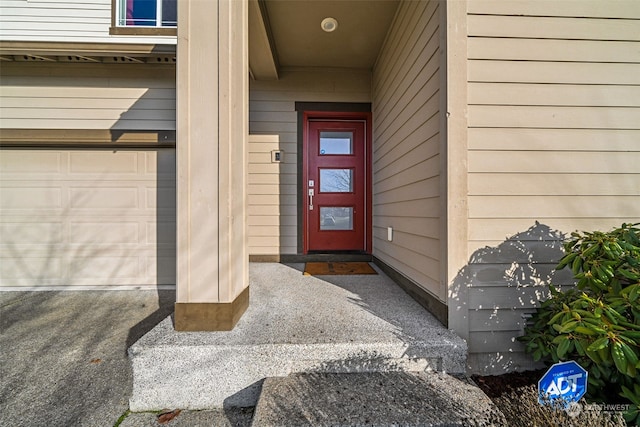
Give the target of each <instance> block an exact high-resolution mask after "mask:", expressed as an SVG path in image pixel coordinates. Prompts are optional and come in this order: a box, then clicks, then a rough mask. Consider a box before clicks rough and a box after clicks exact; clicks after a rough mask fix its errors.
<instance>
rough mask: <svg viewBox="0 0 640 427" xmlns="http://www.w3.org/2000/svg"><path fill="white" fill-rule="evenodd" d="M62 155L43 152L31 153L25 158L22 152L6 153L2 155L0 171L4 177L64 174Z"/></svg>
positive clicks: (0, 155)
mask: <svg viewBox="0 0 640 427" xmlns="http://www.w3.org/2000/svg"><path fill="white" fill-rule="evenodd" d="M62 161H63V155H62V153H56V152H49V151H41V152H36V151H34V152H30V153H29V155H28V156H25V155H24V153H21V152H15V151H14V152H11V151H4V152H2V153H0V171H2V172H1V173H2V175H9V174H16V175H20V176H22V175H25V174H30V175H31V174H34V173H36V174H43V173H60V172H62Z"/></svg>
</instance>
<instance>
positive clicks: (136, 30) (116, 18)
mask: <svg viewBox="0 0 640 427" xmlns="http://www.w3.org/2000/svg"><path fill="white" fill-rule="evenodd" d="M177 4H178V0H112V12H111V15H112V23H111V29H110V31H109V32H110V34H112V35H141V36H145V35H148V36H175V35H176V25H177V22H178V11H177Z"/></svg>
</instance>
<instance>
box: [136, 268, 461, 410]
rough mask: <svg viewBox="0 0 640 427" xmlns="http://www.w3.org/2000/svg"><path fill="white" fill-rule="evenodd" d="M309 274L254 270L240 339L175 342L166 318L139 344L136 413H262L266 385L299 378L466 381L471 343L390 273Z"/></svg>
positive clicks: (218, 336) (225, 336) (178, 337)
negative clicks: (381, 375)
mask: <svg viewBox="0 0 640 427" xmlns="http://www.w3.org/2000/svg"><path fill="white" fill-rule="evenodd" d="M303 267H304V265H303V264H291V265H283V264H273V263H264V264H252V265H251V269H250V287H251V288H250V292H251V302H250V305H249V309H247V311H246V313H245V314H244V316H243V317H242V318H241V319H240V321H239V322H238V324H237V325H236V327H235V328H234V329H233V330H232V331H228V332H208V333H185V332H175V331H174V329H173V325H172V322H171V319H170V318H167V319H165V320H164V321H162V322H161V323H160V324H159V325H158V326H156V327H155V328H154V329H153V330H152V331H151V332H150V333H148V334H147V335H145V336H144V337H143V338H142V339H140V340H139V341H138V342H137V343H135V344H134V345H133V346H132V347H131V349H130V350H129V354H130V356H131V360H132V363H133V395H132V397H131V400H130V406H131V409H132V410H133V411H144V410H157V409H161V408H165V407H179V408H188V409H210V408H216V407H234V406H238V407H243V406H254V405H255V404H256V402H257V398H258V396H259V394H260V389H261V384H262V381H263V380H264V379H265V378H268V377H285V376H287V375H289V374H291V373H295V372H338V373H352V372H385V371H406V372H424V371H446V372H452V373H463V372H464V371H465V362H466V356H467V347H466V343H465V342H464V341H463V340H462V339H460V338H459V337H458V336H457V335H455V334H453V333H452V332H450V331H449V330H447V329H446V328H444V327H443V326H442V324H440V323H439V322H438V321H437V320H436V319H435V318H434V317H433V316H432V315H431V314H430V313H428V312H427V311H426V310H424V309H423V308H422V307H421V306H420V305H419V304H418V303H416V302H415V301H414V300H413V299H412V298H410V297H409V296H408V295H407V294H406V293H405V292H404V291H403V290H402V289H400V288H399V287H398V286H397V285H396V284H395V283H394V282H393V281H392V280H391V279H389V278H388V277H387V276H386V275H384V274H383V273H381V272H380V274H377V275H354V276H322V277H311V276H303V274H302V271H303Z"/></svg>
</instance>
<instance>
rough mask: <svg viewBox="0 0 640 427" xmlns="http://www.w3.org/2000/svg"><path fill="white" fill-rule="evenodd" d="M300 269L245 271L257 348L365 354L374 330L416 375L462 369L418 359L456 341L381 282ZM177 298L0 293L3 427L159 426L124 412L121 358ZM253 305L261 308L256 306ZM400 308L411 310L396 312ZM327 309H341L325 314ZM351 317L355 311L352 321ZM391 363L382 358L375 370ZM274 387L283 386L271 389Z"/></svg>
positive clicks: (345, 362) (156, 328)
mask: <svg viewBox="0 0 640 427" xmlns="http://www.w3.org/2000/svg"><path fill="white" fill-rule="evenodd" d="M301 269H302V265H290V266H284V265H279V264H252V265H251V269H250V270H251V286H252V305H251V307H250V309H249V310H248V311H247V313H246V314H245V316H244V317H243V319H242V320H241V324H242V323H244V324H245V327H246V325H248V324H250V323H251V321H252V320H251V319H252V316H253V318H260V316H261V315H263V314H265V313H266V312H270V313H273V314H272V317H271V318H269V320H266V321H265V322H264V325H263V326H264V327H263V328H262V329H259V330H256V331H255V332H256V333H255V336H257V337H260V339H261V340H263V342H266V341H267V340H268V339H271V338H273V337H279V338H285V339H286V340H287V342H289V343H290V344H295V345H299V346H305V345H307V344H308V341H306V340H309V339H310V337H315V340H317V341H318V342H319V343H320V344H321V345H322V346H324V347H326V348H329V347H332V346H337V347H340V343H343V344H344V342H345V341H349V340H353V341H356V342H357V343H358V344H359V345H360V346H365V347H366V346H367V345H369V344H373V341H371V340H369V339H368V338H366V337H365V335H364V332H366V331H371V332H372V333H374V334H376V336H377V337H379V338H380V337H382V338H383V339H386V340H387V344H389V345H390V347H389V348H391V346H393V345H395V346H397V348H399V349H401V350H402V351H403V352H404V353H402V354H399V355H398V360H400V361H402V359H405V360H404V362H411V363H413V365H412V366H414V367H416V366H418V367H419V368H418V369H424V368H428V367H429V366H430V365H429V364H432V366H431V367H432V368H434V369H441V368H442V367H443V366H445V365H446V364H447V363H453V366H456V365H459V363H460V360H457V356H456V357H453V358H451V359H450V360H445V361H443V360H441V359H440V360H438V359H437V358H435V359H434V358H431V357H423V356H424V355H425V353H421V351H422V347H421V345H420V344H419V343H420V342H421V341H422V339H417V338H419V337H420V336H421V335H420V334H421V331H422V330H428V331H431V332H430V333H431V334H433V335H430V337H431V339H432V340H436V341H437V340H441V341H440V342H446V341H447V340H449V339H451V340H452V341H451V342H450V344H454V346H455V345H459V344H460V341H456V337H455V336H451V335H450V333H449V331H447V330H446V329H444V328H442V327H441V325H439V324H438V323H437V322H436V321H435V319H433V318H432V317H431V316H430V315H429V314H428V313H426V312H425V311H424V310H423V309H422V308H421V307H420V306H419V305H417V304H415V303H414V302H413V301H412V300H410V299H409V300H406V301H405V298H406V295H405V294H404V292H402V291H401V290H400V289H399V288H398V287H396V286H395V285H393V284H392V283H388V280H389V279H388V278H386V276H384V275H380V276H366V277H365V276H352V277H344V276H343V277H337V276H333V277H329V276H327V277H324V278H314V277H303V276H302V271H301ZM264 278H268V280H269V281H272V282H274V283H275V284H279V286H276V287H275V288H270V287H268V286H266V287H265V286H262V287H261V286H260V284H259V283H260V282H262V281H263V279H264ZM384 283H387V284H384ZM260 289H262V291H260ZM278 290H280V291H282V292H285V293H286V294H291V293H293V294H296V295H298V296H300V295H307V296H310V297H311V298H310V299H309V300H308V301H310V303H309V304H310V305H309V307H307V309H305V310H301V309H300V307H295V306H287V305H286V304H287V303H286V301H284V300H283V298H282V295H281V294H279V293H278ZM174 298H175V295H174V293H173V292H169V291H164V292H154V291H80V292H78V291H65V292H0V369H1V371H0V376H1V378H2V381H1V384H0V413H1V414H2V424H3V425H11V426H43V425H48V426H74V425H78V426H112V425H115V424H116V423H118V422H119V423H120V425H121V426H122V427H133V426H156V425H159V424H158V423H157V421H156V418H157V414H156V413H129V412H128V408H129V402H128V401H129V399H131V398H132V397H133V388H132V383H133V373H132V369H131V364H130V362H129V360H127V354H126V353H127V349H128V348H129V347H130V346H132V345H133V344H134V343H136V342H137V343H138V344H137V345H141V344H144V343H145V341H147V342H148V340H152V341H153V340H156V339H159V338H160V337H159V336H158V335H154V334H157V333H159V332H162V331H163V330H164V329H163V328H166V326H167V322H170V318H168V316H169V314H170V313H171V312H172V310H173V302H174ZM259 301H262V302H263V304H258V302H259ZM267 301H268V302H267ZM400 301H405V302H403V303H402V304H405V303H406V304H408V307H410V308H409V309H405V310H399V309H398V308H399V305H398V304H400ZM336 303H337V305H336ZM329 307H333V308H339V310H338V311H335V312H334V313H333V314H328V313H327V311H326V309H327V308H329ZM405 308H406V307H405ZM354 311H355V312H357V313H359V314H358V315H356V316H355V317H354ZM255 316H258V317H255ZM358 316H362V317H361V318H360V319H358V318H357V317H358ZM262 318H263V319H265V318H264V317H262ZM292 322H293V323H292ZM169 326H170V323H169ZM238 326H239V329H238V328H237V332H235V334H237V335H236V336H235V339H236V340H239V341H236V342H235V343H236V344H238V343H239V342H241V339H242V335H243V332H242V331H243V329H242V326H241V325H240V324H239V325H238ZM245 332H246V331H245ZM178 335H180V336H181V337H180V339H185V337H184V336H182V335H191V334H178ZM195 335H196V336H197V335H202V334H195ZM209 335H211V334H209ZM143 337H144V338H143ZM154 337H155V338H154ZM337 338H339V340H338V341H336V340H337ZM368 340H369V341H368ZM214 341H215V339H214ZM305 342H306V343H307V344H305ZM165 344H166V341H165ZM134 348H135V346H134ZM394 351H395V350H394ZM456 354H457V353H456ZM403 355H404V356H403ZM407 356H411V357H407ZM420 359H422V360H420ZM337 360H340V361H341V362H340V363H337V364H329V365H325V366H331V367H332V369H329V371H339V370H340V369H335V368H336V367H339V368H341V369H342V371H343V372H346V371H348V370H345V369H344V368H345V367H348V366H359V367H360V368H362V363H363V362H366V360H364V359H362V358H359V359H358V358H355V359H354V358H352V357H347V358H342V359H337ZM389 361H390V359H388V358H387V359H386V360H385V359H384V358H382V359H381V360H377V361H375V360H374V361H373V363H379V362H380V363H383V364H388V362H389ZM316 362H317V360H316ZM354 362H355V363H356V364H355V365H354V364H353V363H354ZM404 362H403V363H404ZM314 363H315V362H314ZM394 363H395V362H394ZM411 363H410V364H411ZM416 363H417V364H416ZM360 370H361V371H366V369H360ZM289 371H295V370H291V369H290V366H289V367H288V368H287V370H286V371H285V372H289ZM362 375H365V376H364V377H361V379H360V380H359V381H368V380H367V379H366V378H367V377H366V375H367V374H362ZM284 376H285V378H286V373H285V374H284ZM305 381H308V380H307V379H305ZM416 381H418V380H416ZM420 381H422V380H420ZM414 382H415V381H414ZM418 382H419V381H418ZM273 384H275V385H276V386H277V387H281V386H279V385H278V384H279V383H278V382H277V381H276V382H275V383H273ZM172 387H173V386H172ZM173 389H174V390H176V388H175V387H173ZM311 395H312V394H311ZM475 399H476V398H474V400H475ZM178 407H179V406H168V407H166V409H169V410H170V409H176V408H178ZM181 409H183V411H182V412H181V414H180V415H179V416H178V417H176V419H175V420H173V421H171V423H170V424H168V425H172V426H198V425H202V426H205V425H206V426H233V425H249V424H250V423H251V419H252V416H253V410H252V409H248V410H247V409H238V408H236V407H234V406H233V405H227V407H225V408H218V409H214V410H205V411H189V410H184V409H185V407H181ZM262 416H264V415H262ZM254 425H259V423H258V424H254ZM374 425H375V423H374ZM425 425H426V424H425ZM435 425H437V424H435ZM463 425H464V424H463Z"/></svg>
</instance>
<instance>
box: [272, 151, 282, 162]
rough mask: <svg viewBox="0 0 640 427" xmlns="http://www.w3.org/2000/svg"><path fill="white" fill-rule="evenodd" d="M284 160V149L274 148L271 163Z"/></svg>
mask: <svg viewBox="0 0 640 427" xmlns="http://www.w3.org/2000/svg"><path fill="white" fill-rule="evenodd" d="M283 161H284V150H273V151H272V152H271V163H281V162H283Z"/></svg>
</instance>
